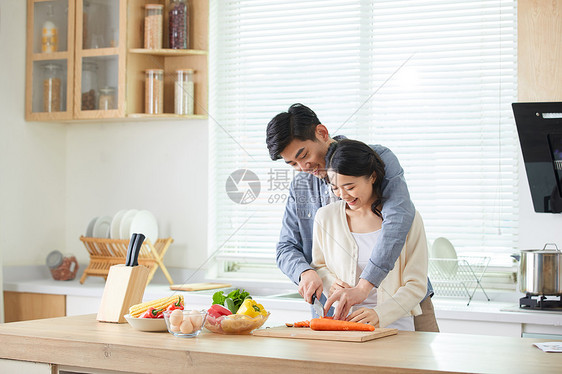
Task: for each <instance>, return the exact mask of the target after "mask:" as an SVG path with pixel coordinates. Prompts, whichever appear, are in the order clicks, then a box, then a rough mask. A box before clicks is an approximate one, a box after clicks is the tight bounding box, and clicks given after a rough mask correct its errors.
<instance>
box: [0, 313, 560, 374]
mask: <svg viewBox="0 0 562 374" xmlns="http://www.w3.org/2000/svg"><path fill="white" fill-rule="evenodd" d="M540 341H545V340H543V339H527V338H507V337H491V336H481V335H460V334H439V333H414V332H399V333H398V335H394V336H389V337H385V338H381V339H377V340H372V341H368V342H363V343H350V342H338V341H320V340H304V339H282V338H269V337H258V336H250V335H219V334H214V333H211V332H203V333H202V334H201V335H199V336H198V337H197V338H188V339H186V338H177V337H174V336H172V335H171V334H169V333H167V332H162V333H154V332H152V333H151V332H141V331H136V330H133V329H132V328H131V327H130V326H129V324H111V323H101V322H97V321H96V319H95V315H85V316H74V317H61V318H51V319H42V320H34V321H24V322H13V323H6V324H2V325H0V358H1V359H0V372H3V373H4V372H7V370H6V369H7V368H16V367H17V368H22V369H23V370H19V371H18V372H20V373H27V372H31V371H26V370H25V368H26V367H29V366H30V365H31V366H34V367H35V368H36V369H37V370H35V369H34V372H37V373H40V372H45V373H51V372H52V373H58V372H59V370H60V371H61V372H64V370H71V371H79V372H85V373H107V372H108V371H116V372H134V373H190V372H200V373H216V372H222V373H248V372H249V371H254V370H259V372H262V373H287V372H289V373H291V374H293V373H333V372H353V373H367V372H378V373H422V372H453V373H467V372H472V373H529V372H537V373H560V371H561V370H562V354H560V353H545V352H543V351H541V350H540V349H538V348H536V347H535V346H533V343H535V342H540ZM13 360H16V361H13ZM22 361H23V362H22ZM29 362H37V363H40V364H31V363H29ZM26 365H27V366H26ZM76 368H81V369H76Z"/></svg>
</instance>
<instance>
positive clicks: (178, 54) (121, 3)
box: [26, 0, 209, 121]
mask: <svg viewBox="0 0 562 374" xmlns="http://www.w3.org/2000/svg"><path fill="white" fill-rule="evenodd" d="M147 3H150V4H161V5H163V6H164V8H163V9H164V12H163V30H162V35H164V36H165V35H166V29H167V24H168V22H167V12H166V9H167V5H168V1H164V0H160V1H158V0H155V1H151V0H128V1H127V0H28V12H27V14H28V21H27V22H28V27H27V69H26V75H27V76H26V78H27V79H26V119H27V120H31V121H73V120H92V119H127V118H132V119H135V118H136V119H139V118H141V119H192V118H207V103H208V76H207V67H208V14H209V7H208V2H207V0H205V1H200V0H191V1H190V2H189V6H190V9H189V17H190V22H189V23H190V32H189V35H190V43H189V48H190V49H184V50H178V49H167V48H162V49H144V18H145V4H147ZM166 45H167V43H166V40H164V41H163V46H164V47H166ZM147 69H161V70H162V71H163V73H164V74H163V81H164V82H163V91H164V99H163V102H164V106H163V113H160V114H146V113H145V71H146V70H147ZM179 69H193V70H194V74H193V81H194V87H195V88H194V113H193V114H190V115H178V114H175V113H174V87H175V82H176V79H177V78H176V71H177V70H179Z"/></svg>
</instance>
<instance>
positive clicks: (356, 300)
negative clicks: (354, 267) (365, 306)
mask: <svg viewBox="0 0 562 374" xmlns="http://www.w3.org/2000/svg"><path fill="white" fill-rule="evenodd" d="M343 283H344V282H341V283H340V285H341V284H343ZM372 289H373V285H372V284H371V283H369V282H368V281H366V280H365V279H360V280H359V283H358V284H357V286H355V287H349V288H344V287H337V286H336V289H334V291H333V292H332V288H330V292H332V294H331V295H330V297H328V300H326V303H325V304H324V311H325V312H326V313H327V312H328V310H330V307H331V306H332V304H334V303H335V302H336V301H337V302H338V305H337V306H336V307H335V309H334V319H340V320H344V319H345V318H346V317H347V314H348V313H349V311H350V309H351V307H352V306H354V305H357V304H360V303H362V302H363V301H365V299H366V298H367V296H369V292H371V290H372Z"/></svg>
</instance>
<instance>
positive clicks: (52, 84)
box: [43, 63, 62, 112]
mask: <svg viewBox="0 0 562 374" xmlns="http://www.w3.org/2000/svg"><path fill="white" fill-rule="evenodd" d="M61 105H62V79H61V67H60V65H58V64H53V63H48V64H45V65H43V111H44V112H60V111H61V110H62V106H61Z"/></svg>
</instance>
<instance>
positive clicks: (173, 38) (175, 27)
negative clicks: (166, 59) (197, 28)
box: [168, 0, 189, 49]
mask: <svg viewBox="0 0 562 374" xmlns="http://www.w3.org/2000/svg"><path fill="white" fill-rule="evenodd" d="M168 41H169V47H170V48H172V49H187V48H188V45H189V6H188V4H187V1H186V0H172V1H171V2H170V4H169V5H168Z"/></svg>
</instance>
